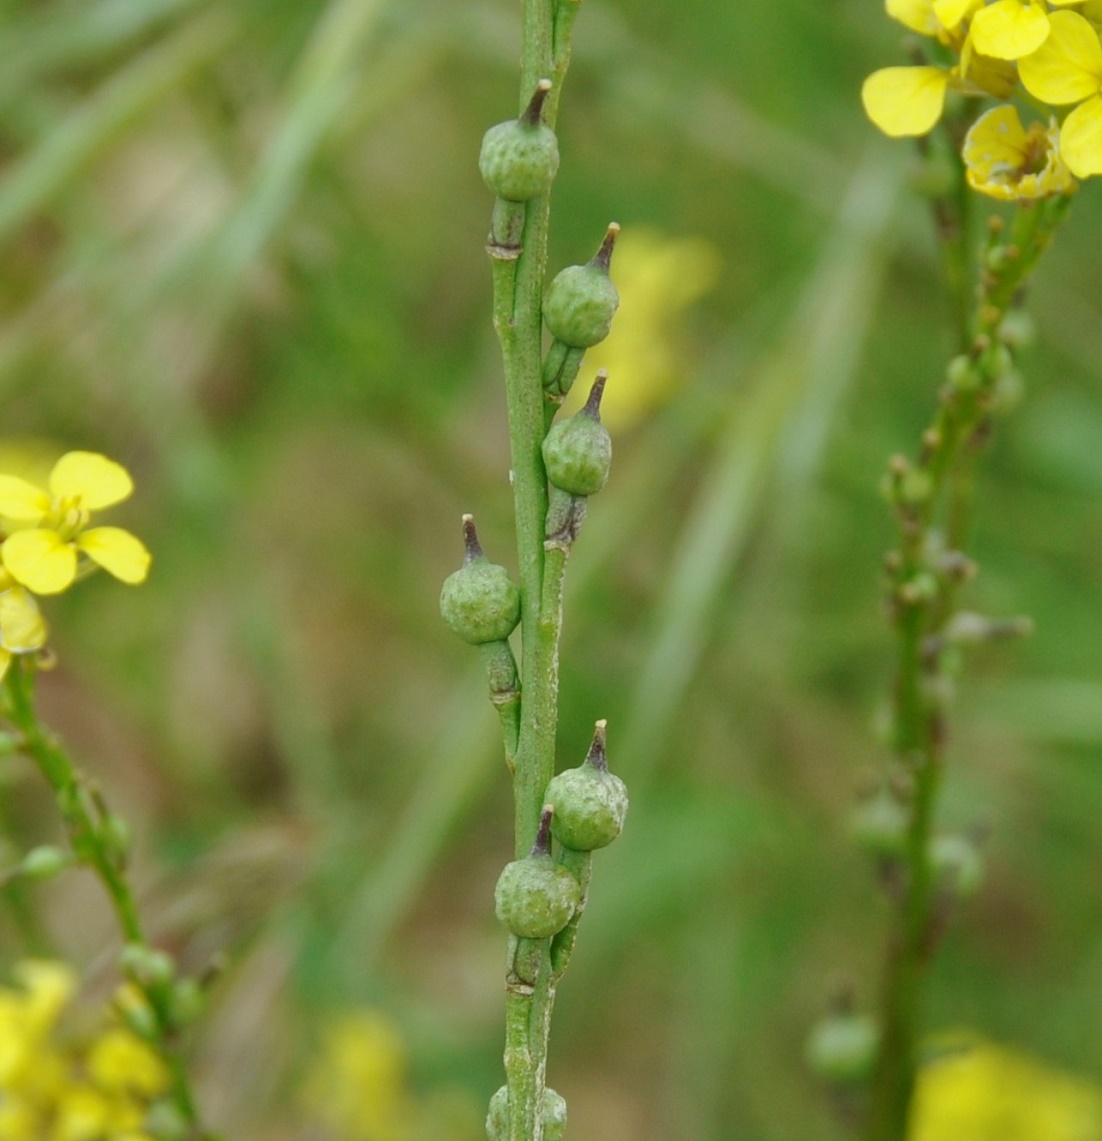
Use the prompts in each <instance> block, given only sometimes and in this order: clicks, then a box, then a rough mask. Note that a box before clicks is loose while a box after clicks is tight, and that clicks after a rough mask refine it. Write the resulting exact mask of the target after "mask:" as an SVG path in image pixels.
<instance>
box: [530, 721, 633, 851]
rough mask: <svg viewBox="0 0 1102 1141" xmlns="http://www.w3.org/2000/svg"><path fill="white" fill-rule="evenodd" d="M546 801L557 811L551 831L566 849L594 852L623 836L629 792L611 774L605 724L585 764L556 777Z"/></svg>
mask: <svg viewBox="0 0 1102 1141" xmlns="http://www.w3.org/2000/svg"><path fill="white" fill-rule="evenodd" d="M544 800H546V801H547V803H548V804H550V805H552V806H553V807H554V809H555V813H554V815H553V816H552V817H551V832H552V834H553V835H554V837H555V839H556V840H558V841H559V843H560V844H562V845H563V846H564V847H566V848H573V849H574V850H575V851H576V852H592V851H595V850H596V849H597V848H604V847H606V846H607V845H609V844H611V843H612V841H613V840H615V839H616V837H617V836H619V835H620V833H621V832H622V831H623V828H624V819H625V817H626V816H627V811H628V790H627V788H626V787H625V785H624V782H623V781H622V780H621V779H620V778H619V777H618V776H615V775H614V774H613V773H610V772H609V771H608V762H607V760H606V752H605V722H604V721H598V722H597V731H596V733H595V734H594V737H593V744H592V745H590V747H589V755H588V756H587V757H586V759H585V761H584V762H583V763H582V764H580V765H579V766H578V767H577V768H575V769H566V770H565V771H564V772H561V773H559V774H558V776H555V777H552V778H551V783H550V784H548V786H547V792H546V793H545V794H544Z"/></svg>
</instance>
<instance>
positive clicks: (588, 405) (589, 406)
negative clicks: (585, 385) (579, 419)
mask: <svg viewBox="0 0 1102 1141" xmlns="http://www.w3.org/2000/svg"><path fill="white" fill-rule="evenodd" d="M607 383H608V369H607V368H601V369H598V370H597V376H596V377H595V378H594V381H593V387H592V388H591V389H590V390H589V399H588V400H586V402H585V407H584V408H583V409H582V411H583V412H584V413H585V414H586V415H587V416H591V417H592V418H593V419H594V420H600V418H601V397H602V396H604V394H605V385H606V384H607Z"/></svg>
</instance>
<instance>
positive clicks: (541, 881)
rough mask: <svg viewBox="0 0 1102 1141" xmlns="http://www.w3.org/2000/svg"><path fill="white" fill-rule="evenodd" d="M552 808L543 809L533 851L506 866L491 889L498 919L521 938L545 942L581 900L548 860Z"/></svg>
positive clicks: (567, 878) (566, 876)
mask: <svg viewBox="0 0 1102 1141" xmlns="http://www.w3.org/2000/svg"><path fill="white" fill-rule="evenodd" d="M550 827H551V809H550V808H545V809H544V810H543V816H542V817H541V818H540V829H539V833H538V835H537V836H536V842H535V844H534V845H533V847H532V851H531V852H530V853H529V854H528V855H527V856H525V857H524V859H522V860H514V861H513V862H512V863H511V864H506V865H505V868H504V870H503V871H502V873H501V876H500V877H499V879H498V881H497V887H496V888H494V904H495V910H496V912H497V917H498V919H500V920H501V922H502V923H504V924H505V926H506V927H507V928H508V929H509V931H510V932H512V934H514V935H516V936H518V937H519V938H521V939H548V938H550V937H551V936H552V935H555V934H557V933H558V932H559V931H561V930H562V929H563V928H564V927H565V926H566V925H567V923H569V922H570V917H571V916H572V915H573V914H574V909H575V908H576V907H577V906H578V901H579V900H580V898H581V888H580V887H579V885H578V881H577V880H576V879H575V878H574V877H573V876H572V875H571V874H570V873H569V872H568V871H567V870H566V869H565V868H561V867H559V866H558V865H557V864H556V863H554V862H553V861H552V859H551V847H550Z"/></svg>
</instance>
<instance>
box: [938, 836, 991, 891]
mask: <svg viewBox="0 0 1102 1141" xmlns="http://www.w3.org/2000/svg"><path fill="white" fill-rule="evenodd" d="M929 851H930V864H931V865H932V867H933V869H934V874H935V875H936V876H937V877H938V878H939V880H940V881H941V882H943V883H945V884H946V885H947V886H949V887H950V888H951V889H952V891H953V892H954V893H955V894H956V896H957V897H958V898H959V899H968V898H969V896H973V895H975V894H976V892H977V891H978V890H979V887H980V884H981V883H982V882H983V856H982V855H981V854H980V850H979V848H978V847H977V846H976V845H975V844H974V843H973V842H972V841H971V840H969V839H968V838H967V837H966V836H935V837H934V838H933V839H932V840H931V841H930V849H929Z"/></svg>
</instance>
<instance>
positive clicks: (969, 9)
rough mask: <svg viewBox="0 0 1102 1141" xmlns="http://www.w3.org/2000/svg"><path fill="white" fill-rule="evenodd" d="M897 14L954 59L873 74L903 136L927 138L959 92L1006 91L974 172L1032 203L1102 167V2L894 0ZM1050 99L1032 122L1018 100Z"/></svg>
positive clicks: (878, 97)
mask: <svg viewBox="0 0 1102 1141" xmlns="http://www.w3.org/2000/svg"><path fill="white" fill-rule="evenodd" d="M885 6H886V8H887V11H888V14H889V15H890V16H892V17H893V18H894V19H896V20H898V21H899V22H900V23H901V24H903V25H904V26H905V27H907V28H909V29H911V31H914V32H918V33H919V34H920V35H923V36H926V37H928V38H930V39H931V40H933V41H934V45H933V55H934V57H935V58H939V59H941V60H944V61H945V62H930V63H928V64H922V65H920V66H912V67H887V68H882V69H881V70H880V71H876V72H873V74H872V75H870V76H869V77H868V79H866V80H865V83H864V86H863V88H862V91H861V97H862V101H863V103H864V105H865V110H866V112H867V113H868V116H869V118H870V119H871V120H872V121H873V122H874V123H875V124H876V126H878V127H879V128H880V129H881V130H882V131H883V132H884V133H885V134H887V135H891V136H893V137H896V138H898V137H902V136H910V135H924V134H926V133H927V132H929V131H931V130H932V129H933V128H934V126H935V125H936V124H937V122H938V121H939V120H940V118H941V116H942V113H943V111H944V108H945V101H946V97H947V96H948V94H949V92H950V91H956V92H959V93H961V94H963V95H969V96H978V97H985V98H994V99H997V100H1000V104H1001V105H1000V106H996V107H994V108H992V109H990V110H988V111H986V112H985V113H984V114H982V115H980V116H979V117H978V118H977V119H976V120H975V122H974V123H973V124H972V127H971V129H970V130H969V132H968V135H967V138H966V140H965V143H964V148H963V157H964V161H965V164H966V167H967V173H968V181H969V183H970V184H971V185H972V186H973V187H974V188H975V189H976V190H979V191H981V192H982V193H984V194H988V195H990V196H991V197H993V198H1002V199H1006V200H1016V201H1032V200H1035V199H1037V198H1044V197H1048V196H1050V195H1055V194H1068V193H1070V192H1071V191H1073V190H1074V189H1075V185H1076V183H1075V179H1077V178H1089V177H1090V176H1091V175H1095V174H1102V38H1100V37H1102V0H993V2H990V3H985V0H885ZM1023 88H1024V91H1025V98H1024V102H1026V103H1027V104H1028V105H1030V106H1033V107H1036V106H1037V105H1038V104H1043V105H1044V108H1045V109H1046V110H1048V111H1049V113H1050V117H1049V119H1048V121H1047V122H1046V123H1038V122H1034V123H1032V124H1031V125H1030V126H1028V127H1026V126H1024V125H1023V124H1022V121H1021V118H1020V117H1019V114H1018V109H1017V107H1016V106H1015V105H1014V104H1013V103H1011V102H1009V101H1010V100H1011V99H1012V98H1013V97H1014V95H1015V94H1016V93H1017V92H1019V90H1020V89H1023Z"/></svg>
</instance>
